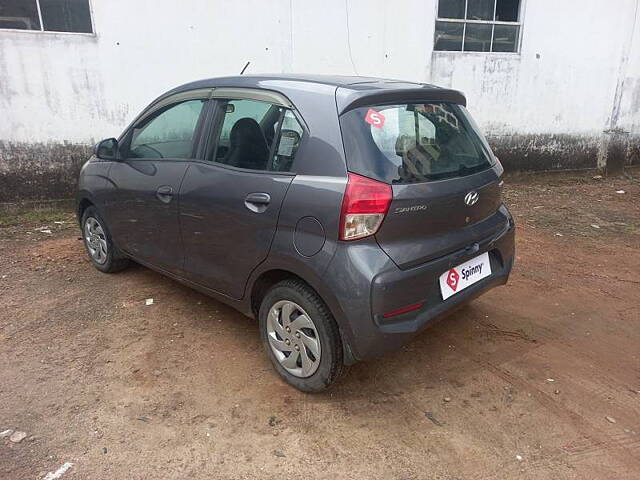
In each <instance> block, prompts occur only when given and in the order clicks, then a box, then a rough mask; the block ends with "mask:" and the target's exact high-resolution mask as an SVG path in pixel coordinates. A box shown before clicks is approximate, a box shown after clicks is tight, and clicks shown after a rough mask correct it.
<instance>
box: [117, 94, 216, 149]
mask: <svg viewBox="0 0 640 480" xmlns="http://www.w3.org/2000/svg"><path fill="white" fill-rule="evenodd" d="M205 101H206V100H187V101H185V102H181V103H178V104H174V105H170V106H169V107H167V108H165V109H163V110H161V111H160V113H159V114H157V115H155V116H152V117H151V119H147V120H145V121H144V122H143V123H141V124H140V125H137V126H135V127H134V128H133V132H132V135H131V144H130V146H129V155H128V156H129V158H186V159H189V158H192V151H193V137H194V134H195V130H196V125H197V124H198V119H199V118H200V114H201V113H202V109H203V107H204V104H205Z"/></svg>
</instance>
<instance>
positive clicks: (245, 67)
mask: <svg viewBox="0 0 640 480" xmlns="http://www.w3.org/2000/svg"><path fill="white" fill-rule="evenodd" d="M250 63H251V62H247V64H246V65H245V66H244V68H243V69H242V71H241V72H240V75H242V74H243V73H244V71H245V70H246V69H247V67H248V66H249V64H250Z"/></svg>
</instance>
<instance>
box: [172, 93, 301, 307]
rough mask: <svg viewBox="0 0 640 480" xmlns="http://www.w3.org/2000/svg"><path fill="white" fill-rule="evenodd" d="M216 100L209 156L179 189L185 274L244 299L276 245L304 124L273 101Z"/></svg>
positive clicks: (194, 279) (195, 168)
mask: <svg viewBox="0 0 640 480" xmlns="http://www.w3.org/2000/svg"><path fill="white" fill-rule="evenodd" d="M217 103H218V106H217V109H216V111H217V114H216V115H215V118H217V121H216V122H215V124H214V126H213V129H214V131H213V132H212V134H211V142H210V144H211V148H209V153H208V154H207V157H206V161H204V162H193V163H192V165H191V166H190V167H189V170H188V171H187V174H186V176H185V178H184V181H183V183H182V188H181V190H180V222H181V229H182V234H183V241H184V245H185V275H186V276H187V277H188V278H190V279H191V280H193V281H195V282H197V283H199V284H201V285H204V286H207V287H208V288H211V289H213V290H216V291H218V292H220V293H223V294H225V295H228V296H230V297H232V298H241V297H242V295H243V292H244V287H245V284H246V281H247V279H248V277H249V275H250V273H251V271H252V270H253V269H254V268H255V267H256V266H257V265H258V264H259V263H260V262H261V261H262V260H264V259H265V258H266V257H267V255H268V252H269V249H270V247H271V241H272V240H273V236H274V235H275V232H276V226H277V222H278V214H279V212H280V207H281V206H282V201H283V199H284V197H285V194H286V192H287V189H288V188H289V184H290V183H291V181H292V180H293V177H294V175H293V174H292V173H291V167H292V162H293V157H294V156H295V151H296V149H297V146H298V143H299V140H300V138H301V135H302V129H301V128H300V125H299V123H298V122H297V120H296V119H295V116H294V115H293V113H292V112H291V111H290V110H287V109H286V108H284V107H283V106H280V105H277V104H274V103H270V102H265V101H257V100H251V99H246V98H245V99H237V100H233V99H230V100H226V99H221V100H218V102H217ZM283 125H285V126H286V127H287V128H286V129H285V130H283ZM281 138H284V140H282V141H281Z"/></svg>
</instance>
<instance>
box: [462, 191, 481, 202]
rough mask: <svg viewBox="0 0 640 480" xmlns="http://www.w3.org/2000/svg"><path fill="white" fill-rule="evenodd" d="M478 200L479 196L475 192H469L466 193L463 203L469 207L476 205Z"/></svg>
mask: <svg viewBox="0 0 640 480" xmlns="http://www.w3.org/2000/svg"><path fill="white" fill-rule="evenodd" d="M479 198H480V194H479V193H478V192H476V191H475V190H471V191H470V192H469V193H467V194H466V195H465V196H464V203H466V204H467V205H469V206H471V205H475V204H476V203H478V199H479Z"/></svg>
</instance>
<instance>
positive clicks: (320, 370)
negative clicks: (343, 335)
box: [258, 279, 345, 392]
mask: <svg viewBox="0 0 640 480" xmlns="http://www.w3.org/2000/svg"><path fill="white" fill-rule="evenodd" d="M291 304H293V305H294V306H292V307H291ZM288 308H291V309H292V310H287V309H288ZM274 312H275V313H274ZM286 313H288V315H285V314H286ZM270 315H272V316H271V318H269V316H270ZM286 316H288V317H289V319H288V320H286ZM258 317H259V325H260V336H261V338H262V343H263V345H264V348H265V350H266V352H267V355H268V356H269V359H270V360H271V363H272V364H273V367H274V368H275V370H276V371H277V372H278V374H279V375H280V376H281V377H282V378H283V379H284V380H285V381H286V382H287V383H289V384H290V385H292V386H294V387H295V388H297V389H298V390H301V391H303V392H320V391H322V390H325V389H326V388H328V387H329V386H330V385H331V384H333V383H334V382H335V381H336V380H337V379H338V378H339V377H340V375H341V374H342V372H343V370H344V368H345V367H344V363H343V355H342V341H341V339H340V332H339V331H338V326H337V324H336V322H335V320H334V318H333V316H332V315H331V312H330V311H329V309H328V308H327V306H326V305H325V304H324V302H323V301H322V299H321V298H320V297H319V296H318V294H317V293H316V292H314V291H313V290H312V289H311V288H310V287H309V286H308V285H307V284H305V283H304V282H302V281H300V280H296V279H289V280H283V281H282V282H280V283H277V284H276V285H274V286H273V287H272V288H271V289H270V290H269V291H268V292H267V294H266V295H265V296H264V298H263V299H262V303H261V304H260V311H259V315H258ZM303 317H304V318H303ZM306 317H308V318H309V319H310V320H311V322H310V323H309V322H307V321H306ZM275 322H277V323H275ZM287 328H289V331H288V332H287V331H286V329H287ZM314 340H317V342H318V343H317V344H316V342H315V341H314ZM287 341H288V342H289V343H287V344H286V345H285V342H287ZM294 347H295V348H296V349H297V350H294V349H293V348H294ZM281 348H283V349H284V350H280V349H281ZM287 349H288V350H289V352H287V351H286V350H287ZM314 350H315V351H317V352H318V353H319V360H318V358H317V356H316V355H314ZM291 355H294V357H290V356H291ZM305 357H306V361H304V362H303V360H305ZM314 357H315V362H314V361H313V358H314ZM295 359H297V360H296V361H295V363H294V362H293V360H295ZM305 367H307V368H305Z"/></svg>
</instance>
